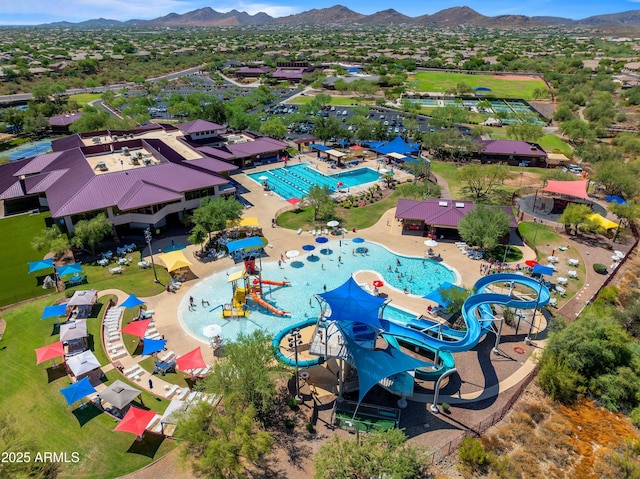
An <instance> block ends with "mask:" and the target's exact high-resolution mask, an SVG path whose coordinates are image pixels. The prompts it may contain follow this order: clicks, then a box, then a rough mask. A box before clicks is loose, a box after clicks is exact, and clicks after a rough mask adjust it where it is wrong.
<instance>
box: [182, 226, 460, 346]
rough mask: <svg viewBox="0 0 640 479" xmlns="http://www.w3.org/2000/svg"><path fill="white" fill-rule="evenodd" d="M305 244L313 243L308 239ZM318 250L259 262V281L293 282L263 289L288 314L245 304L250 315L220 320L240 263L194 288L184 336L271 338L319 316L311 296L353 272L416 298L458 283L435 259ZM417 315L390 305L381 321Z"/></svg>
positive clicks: (347, 245)
mask: <svg viewBox="0 0 640 479" xmlns="http://www.w3.org/2000/svg"><path fill="white" fill-rule="evenodd" d="M309 243H310V244H312V243H313V244H314V245H315V243H314V242H313V241H312V240H311V238H310V241H309ZM316 246H317V248H316V250H315V251H312V253H313V254H312V255H309V254H307V253H305V252H301V253H303V254H301V255H300V256H298V257H297V258H294V259H293V260H291V259H288V260H287V261H286V263H283V264H282V267H278V263H277V258H274V259H273V260H272V259H268V258H267V259H265V258H263V259H262V279H265V280H272V281H289V282H290V283H291V286H269V285H264V300H265V301H267V302H268V303H270V304H272V305H273V306H275V307H276V308H278V309H281V310H284V311H289V312H291V316H287V317H283V316H276V315H273V314H271V313H268V312H266V311H265V310H264V309H263V308H261V307H259V306H258V305H257V304H255V303H254V302H253V301H251V300H249V301H248V304H249V306H250V308H249V309H250V311H251V313H250V315H249V317H247V318H241V319H229V318H222V308H221V307H219V306H221V305H223V304H225V303H230V302H231V295H232V288H231V283H228V282H227V278H228V276H229V274H233V273H235V272H236V271H240V270H242V269H243V265H242V264H241V263H239V264H237V265H236V266H234V267H233V268H230V269H229V270H228V271H224V272H219V273H215V274H213V275H211V276H209V277H207V278H205V279H203V280H202V281H200V282H199V283H198V284H196V285H195V286H193V288H191V290H190V291H189V294H188V295H185V297H184V298H183V299H182V302H181V303H180V306H179V308H178V318H179V320H180V321H181V323H182V325H183V326H184V327H185V329H186V330H187V332H188V333H190V334H191V335H192V336H193V337H195V338H197V339H199V340H201V341H204V342H207V341H208V338H207V337H206V336H205V335H204V334H203V328H204V327H205V326H208V325H211V324H218V325H220V326H221V327H222V337H223V339H224V340H225V341H233V340H234V339H235V338H236V337H237V336H238V334H240V333H243V334H250V333H251V332H253V331H254V330H256V329H263V330H265V331H267V332H268V333H270V334H275V333H277V332H278V331H280V330H281V329H283V328H286V327H288V326H293V325H294V324H296V323H299V322H300V321H303V320H304V319H307V318H311V317H315V316H317V315H318V314H319V313H320V306H319V304H318V301H317V300H316V299H315V298H314V294H318V293H322V292H323V290H324V286H325V285H326V288H327V290H332V289H334V288H337V287H338V286H340V285H341V284H342V283H344V282H345V281H346V280H347V279H348V278H349V276H350V275H351V274H352V273H355V272H357V271H363V270H369V271H375V272H377V273H378V274H379V275H380V276H381V277H382V279H383V281H384V283H385V286H384V287H383V288H382V289H383V290H384V288H386V287H389V286H390V287H393V288H396V289H398V290H400V291H402V290H403V289H404V288H405V287H406V288H407V289H408V292H409V293H411V294H414V295H419V296H424V295H425V294H427V293H429V292H431V291H433V290H434V289H438V287H439V286H440V285H441V284H442V283H444V282H445V281H448V282H450V283H455V281H456V276H455V274H454V272H453V271H451V270H450V269H448V268H447V267H445V266H443V265H441V264H439V263H436V262H435V261H431V260H428V259H423V258H416V257H408V256H401V255H397V254H394V253H392V252H391V251H389V250H387V249H386V248H384V247H383V246H380V245H377V244H373V243H369V242H365V243H358V244H355V243H353V242H352V241H351V240H342V241H339V240H335V241H330V242H328V243H326V244H323V245H316ZM358 248H364V249H366V252H362V253H359V252H357V251H364V250H358ZM338 259H340V263H338ZM397 261H399V262H400V264H399V265H398V264H397ZM259 264H260V263H259V262H257V263H256V265H258V266H259ZM396 268H397V269H398V272H396ZM398 276H400V278H399V277H398ZM189 296H192V297H193V299H194V304H195V305H196V308H195V311H189V310H188V309H189V308H188V306H189ZM202 300H206V301H208V302H209V305H208V306H203V304H202ZM415 316H416V314H413V313H408V312H406V311H403V310H400V309H397V308H393V307H392V306H387V307H386V308H385V312H384V317H385V318H389V319H397V320H401V321H408V320H409V319H413V318H415Z"/></svg>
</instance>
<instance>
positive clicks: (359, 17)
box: [39, 5, 640, 28]
mask: <svg viewBox="0 0 640 479" xmlns="http://www.w3.org/2000/svg"><path fill="white" fill-rule="evenodd" d="M393 24H394V25H416V26H428V27H439V28H447V27H449V28H450V27H455V26H459V25H469V26H475V27H493V28H500V27H504V28H517V27H536V26H543V25H566V26H582V27H604V26H609V27H627V28H629V27H631V28H636V27H640V10H629V11H626V12H621V13H611V14H606V15H596V16H592V17H588V18H584V19H582V20H572V19H569V18H562V17H548V16H547V17H536V16H534V17H528V16H525V15H500V16H496V17H488V16H485V15H482V14H480V13H478V12H476V11H475V10H473V9H471V8H469V7H453V8H447V9H445V10H441V11H439V12H437V13H434V14H433V15H421V16H419V17H408V16H406V15H403V14H402V13H400V12H398V11H396V10H394V9H388V10H383V11H380V12H376V13H373V14H371V15H363V14H361V13H357V12H354V11H353V10H350V9H349V8H347V7H345V6H343V5H335V6H333V7H330V8H322V9H312V10H307V11H305V12H302V13H298V14H296V15H289V16H286V17H278V18H274V17H271V16H269V15H267V14H266V13H263V12H260V13H256V14H255V15H249V14H248V13H246V12H239V11H237V10H231V11H230V12H226V13H221V12H217V11H215V10H213V9H212V8H210V7H205V8H199V9H197V10H193V11H191V12H187V13H183V14H178V13H170V14H168V15H165V16H163V17H158V18H155V19H153V20H127V21H119V20H108V19H105V18H98V19H94V20H87V21H84V22H79V23H71V22H55V23H48V24H43V25H39V26H42V27H62V28H72V27H77V28H112V27H186V26H193V27H222V26H244V25H367V26H384V25H393Z"/></svg>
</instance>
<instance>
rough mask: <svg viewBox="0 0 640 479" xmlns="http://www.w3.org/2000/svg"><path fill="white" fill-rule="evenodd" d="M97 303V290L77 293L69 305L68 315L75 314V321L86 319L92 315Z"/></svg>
mask: <svg viewBox="0 0 640 479" xmlns="http://www.w3.org/2000/svg"><path fill="white" fill-rule="evenodd" d="M96 301H98V290H97V289H89V290H82V291H76V292H75V293H73V296H71V299H70V300H69V302H68V303H67V315H70V314H72V313H74V317H75V319H86V318H88V317H89V316H90V315H91V310H92V309H93V305H94V304H95V303H96Z"/></svg>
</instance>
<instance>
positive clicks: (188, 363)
mask: <svg viewBox="0 0 640 479" xmlns="http://www.w3.org/2000/svg"><path fill="white" fill-rule="evenodd" d="M206 366H207V365H206V364H205V362H204V359H203V358H202V351H201V350H200V346H198V347H197V348H196V349H194V350H193V351H191V352H188V353H187V354H184V355H182V356H180V357H179V358H177V359H176V368H178V369H179V370H180V371H187V370H189V369H200V368H204V367H206Z"/></svg>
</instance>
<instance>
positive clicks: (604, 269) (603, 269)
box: [593, 263, 607, 274]
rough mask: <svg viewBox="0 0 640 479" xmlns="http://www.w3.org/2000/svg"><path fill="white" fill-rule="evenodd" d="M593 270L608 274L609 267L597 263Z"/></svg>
mask: <svg viewBox="0 0 640 479" xmlns="http://www.w3.org/2000/svg"><path fill="white" fill-rule="evenodd" d="M593 270H594V271H595V272H596V273H598V274H607V267H606V266H605V265H603V264H602V263H596V264H594V265H593Z"/></svg>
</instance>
